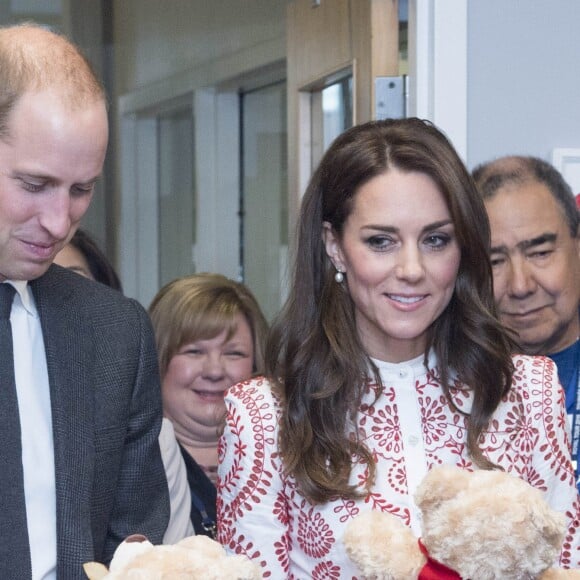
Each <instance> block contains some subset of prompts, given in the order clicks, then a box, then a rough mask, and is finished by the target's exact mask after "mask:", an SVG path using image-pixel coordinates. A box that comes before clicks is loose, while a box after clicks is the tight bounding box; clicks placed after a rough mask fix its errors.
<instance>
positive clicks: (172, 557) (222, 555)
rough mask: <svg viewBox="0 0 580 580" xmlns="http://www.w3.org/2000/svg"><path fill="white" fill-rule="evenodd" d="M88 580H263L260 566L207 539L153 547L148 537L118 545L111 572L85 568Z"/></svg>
mask: <svg viewBox="0 0 580 580" xmlns="http://www.w3.org/2000/svg"><path fill="white" fill-rule="evenodd" d="M83 568H84V570H85V574H86V575H87V577H88V578H89V580H129V579H130V580H197V579H201V578H203V579H204V580H261V579H262V573H261V571H260V567H259V566H258V565H257V564H255V563H254V562H251V561H250V560H249V559H248V558H246V557H245V556H229V555H227V554H226V551H225V550H224V549H223V547H222V546H221V545H220V544H218V543H217V542H215V541H214V540H211V539H210V538H208V537H207V536H190V537H189V538H185V539H183V540H181V541H180V542H178V543H177V544H174V545H161V546H154V545H153V544H152V543H151V542H149V541H148V540H147V539H146V538H145V536H139V535H135V536H130V537H129V538H127V539H126V540H125V541H124V542H122V543H121V544H119V546H118V548H117V549H116V550H115V554H114V556H113V559H112V561H111V565H110V567H109V570H107V568H106V567H105V566H103V564H99V563H97V562H88V563H86V564H84V566H83Z"/></svg>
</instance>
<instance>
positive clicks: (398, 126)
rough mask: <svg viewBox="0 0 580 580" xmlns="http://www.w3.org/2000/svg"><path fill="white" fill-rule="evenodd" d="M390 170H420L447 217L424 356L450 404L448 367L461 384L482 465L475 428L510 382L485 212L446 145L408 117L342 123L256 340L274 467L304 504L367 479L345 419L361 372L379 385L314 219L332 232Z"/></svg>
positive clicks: (310, 191)
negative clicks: (281, 292) (438, 291)
mask: <svg viewBox="0 0 580 580" xmlns="http://www.w3.org/2000/svg"><path fill="white" fill-rule="evenodd" d="M392 168H397V169H398V170H399V171H413V172H419V173H422V174H425V175H427V176H429V177H430V178H431V179H432V180H433V181H434V182H435V183H436V185H437V186H438V188H439V190H440V191H441V192H442V194H443V196H444V197H445V200H446V203H447V206H448V208H449V211H450V213H451V217H452V219H453V223H454V227H455V233H456V236H457V241H458V245H459V248H460V251H461V260H460V265H459V272H458V276H457V280H456V282H455V290H454V292H453V296H452V298H451V301H450V303H449V305H448V306H447V308H446V309H445V311H444V312H443V313H442V314H441V316H440V317H439V318H438V319H437V320H436V321H435V322H434V323H433V325H432V327H431V328H430V331H429V339H428V344H427V351H426V353H425V355H427V352H428V351H429V349H431V348H433V349H434V351H435V353H436V355H437V360H438V370H439V373H440V377H441V383H442V386H443V391H444V393H445V395H446V397H447V399H448V401H449V404H450V405H451V406H453V401H452V399H451V396H450V390H449V383H450V380H451V379H450V375H451V372H452V371H455V372H456V373H457V375H458V377H459V378H460V379H461V380H462V381H464V382H465V384H467V385H469V387H470V388H471V389H472V391H473V407H472V410H471V413H470V414H469V416H468V417H467V422H468V435H467V445H468V449H469V451H470V454H471V456H472V458H473V461H474V462H475V463H476V464H477V465H478V466H480V467H482V468H490V467H492V464H491V463H490V462H489V461H488V460H487V459H486V458H485V457H484V456H483V454H482V452H481V450H480V448H479V446H478V441H479V438H480V436H481V434H482V431H483V430H484V429H485V428H486V426H487V425H488V423H489V420H490V418H491V416H492V414H493V412H494V411H495V409H496V408H497V406H498V404H499V402H500V400H501V398H502V397H503V395H504V394H505V393H506V392H507V391H508V390H509V387H510V385H511V379H512V372H513V365H512V359H511V356H510V352H511V348H512V343H511V340H510V338H509V337H508V336H507V334H506V333H505V332H504V330H503V328H502V326H501V324H500V323H499V321H498V319H497V316H496V311H495V306H494V300H493V289H492V274H491V266H490V262H489V257H488V256H489V254H488V252H489V245H490V231H489V222H488V219H487V214H486V211H485V207H484V205H483V202H482V199H481V196H480V195H479V194H478V192H477V190H476V188H475V186H474V183H473V181H472V179H471V177H470V175H469V173H468V171H467V170H466V168H465V166H464V165H463V163H462V161H461V160H460V158H459V156H458V155H457V153H456V152H455V150H454V148H453V146H452V145H451V143H450V142H449V141H448V139H447V138H446V137H445V136H444V135H443V134H442V133H441V132H440V131H439V130H438V129H437V128H436V127H434V126H433V125H432V124H430V123H429V122H427V121H422V120H419V119H401V120H392V119H390V120H385V121H373V122H369V123H366V124H363V125H359V126H356V127H353V128H352V129H349V130H348V131H346V132H345V133H343V134H342V135H340V136H339V137H338V138H337V139H336V140H335V141H334V143H333V144H332V145H331V147H330V148H329V149H328V151H327V153H326V154H325V155H324V157H323V159H322V161H321V163H320V165H319V166H318V168H317V169H316V171H315V173H314V175H313V176H312V179H311V181H310V183H309V185H308V188H307V190H306V193H305V196H304V199H303V202H302V206H301V211H300V218H299V222H298V230H297V237H296V241H297V244H296V247H295V257H294V266H293V273H292V282H291V288H290V293H289V297H288V300H287V302H286V304H285V306H284V308H283V309H282V311H281V313H280V315H279V316H278V317H277V319H276V320H275V322H274V324H273V326H272V331H271V334H270V338H269V341H268V344H267V347H266V371H267V374H268V376H269V377H270V378H271V380H272V381H273V382H274V385H275V388H276V389H278V390H279V392H280V394H281V397H282V401H283V409H284V412H283V414H282V420H281V425H280V427H281V434H280V441H279V446H280V450H281V454H282V457H283V460H284V464H285V468H286V470H287V472H288V473H289V474H290V475H292V476H293V477H294V478H295V479H296V481H297V484H298V486H299V488H300V490H301V492H302V493H303V494H304V495H305V496H306V497H307V498H308V499H310V500H311V501H313V502H315V503H319V502H324V501H327V500H329V499H330V498H332V497H335V496H337V495H338V496H342V497H348V498H354V497H359V496H360V495H361V494H364V493H365V492H368V489H369V488H370V486H371V485H372V482H373V480H374V473H375V467H374V461H373V459H372V456H371V454H370V452H369V450H368V449H367V448H366V446H365V445H364V444H363V443H362V442H361V441H359V440H358V438H357V434H356V429H354V428H353V425H354V424H355V420H356V415H357V412H358V408H359V405H360V401H361V396H362V392H363V389H364V386H365V383H366V382H367V381H368V380H369V378H370V379H371V380H375V381H376V382H377V384H380V376H379V372H378V370H377V368H376V366H375V365H374V364H373V363H372V361H371V360H370V358H369V356H368V354H367V353H366V352H365V350H364V348H363V346H362V344H361V341H360V339H359V336H358V333H357V328H356V324H355V316H354V308H353V303H352V300H351V298H350V296H349V294H348V291H347V289H346V284H337V283H336V282H335V280H334V268H333V266H332V263H331V262H330V260H329V258H328V256H327V254H326V251H325V247H324V244H323V240H322V229H323V222H329V223H330V225H331V226H332V228H333V229H334V231H335V232H336V234H337V235H338V236H339V238H340V236H341V235H342V232H343V227H344V224H345V221H346V219H347V218H348V216H349V214H350V212H351V211H352V207H353V200H354V198H355V196H356V194H357V192H358V191H359V189H360V188H361V186H363V185H364V184H365V183H367V182H368V181H369V180H371V179H373V178H374V177H376V176H378V175H381V174H383V173H385V172H387V171H389V170H390V169H392ZM369 374H370V375H371V376H370V377H369ZM453 407H454V406H453ZM353 457H354V458H355V460H356V461H361V462H363V463H366V464H367V466H368V469H369V477H368V479H367V489H365V490H361V489H360V488H357V487H356V486H354V485H351V484H350V483H349V477H350V473H351V467H352V464H353Z"/></svg>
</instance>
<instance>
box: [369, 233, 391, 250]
mask: <svg viewBox="0 0 580 580" xmlns="http://www.w3.org/2000/svg"><path fill="white" fill-rule="evenodd" d="M393 243H394V242H393V240H392V239H391V238H390V237H389V236H371V237H370V238H368V239H367V244H368V245H369V246H370V247H371V248H375V249H378V250H384V249H385V248H388V247H389V246H391V245H392V244H393Z"/></svg>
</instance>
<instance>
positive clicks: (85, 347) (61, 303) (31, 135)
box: [0, 24, 169, 580]
mask: <svg viewBox="0 0 580 580" xmlns="http://www.w3.org/2000/svg"><path fill="white" fill-rule="evenodd" d="M107 141H108V119H107V106H106V97H105V94H104V91H103V88H102V86H101V84H100V82H99V81H98V79H97V78H96V76H95V75H94V73H93V71H92V69H91V67H90V65H89V63H88V62H87V61H86V59H85V58H84V57H83V56H82V54H81V53H80V52H79V50H78V49H77V48H76V47H75V46H74V45H73V44H72V43H71V42H69V41H68V40H67V39H66V38H65V37H63V36H61V35H58V34H55V33H53V32H50V31H49V30H47V29H46V28H43V27H40V26H37V25H34V24H23V25H18V26H9V27H5V28H1V29H0V232H1V234H0V304H1V306H2V307H1V308H0V317H2V321H1V322H0V328H1V332H0V382H1V387H2V388H1V389H0V441H1V443H2V460H1V465H0V512H1V514H2V517H1V518H0V570H1V576H2V577H3V578H14V579H16V578H17V579H18V580H23V579H28V578H33V579H34V580H36V579H43V580H53V579H55V578H57V576H58V578H81V577H82V576H83V568H82V564H83V563H85V562H90V561H99V562H103V563H107V562H109V561H110V559H111V558H112V555H113V552H114V550H115V549H116V547H117V546H118V545H119V543H120V542H121V541H122V540H123V539H124V538H125V537H126V536H128V535H130V534H133V533H141V534H144V535H146V536H147V537H148V538H149V539H150V540H151V541H152V542H153V543H158V542H160V541H161V539H162V537H163V533H164V531H165V529H166V527H167V522H168V519H169V497H168V493H167V484H166V480H165V474H164V472H163V463H162V461H161V454H160V450H159V443H158V435H159V430H160V427H161V397H160V395H159V382H158V368H157V359H156V352H155V341H154V337H153V333H152V330H151V325H150V322H149V319H148V317H147V313H146V312H145V310H144V309H143V308H142V307H141V306H140V305H139V304H138V303H137V302H135V301H134V300H130V299H128V298H126V297H124V296H123V295H122V294H121V293H120V292H117V291H114V290H112V289H110V288H107V287H105V286H103V285H101V284H95V283H94V282H91V281H89V280H86V279H85V278H83V277H82V276H78V275H76V274H74V273H72V272H70V271H68V270H66V269H64V268H60V267H59V266H56V265H53V264H52V262H53V260H54V258H55V256H56V255H57V254H58V252H60V250H61V249H62V248H63V247H64V246H65V245H66V244H67V243H68V241H69V240H70V239H71V237H72V236H73V234H74V232H75V230H76V229H77V227H78V226H79V223H80V221H81V219H82V217H83V216H84V214H85V212H86V211H87V209H88V207H89V204H90V202H91V198H92V196H93V191H94V187H95V183H96V181H97V180H98V179H99V176H100V175H101V172H102V169H103V162H104V159H105V153H106V149H107Z"/></svg>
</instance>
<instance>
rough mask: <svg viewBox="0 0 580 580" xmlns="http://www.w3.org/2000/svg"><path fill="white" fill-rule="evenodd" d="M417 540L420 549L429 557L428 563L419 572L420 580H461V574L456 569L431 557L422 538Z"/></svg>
mask: <svg viewBox="0 0 580 580" xmlns="http://www.w3.org/2000/svg"><path fill="white" fill-rule="evenodd" d="M417 542H418V543H419V549H420V550H421V552H422V553H423V555H424V556H425V558H427V563H426V564H425V565H424V566H423V568H421V571H420V572H419V580H461V576H460V575H459V574H458V573H457V572H455V570H452V569H451V568H448V567H447V566H444V565H443V564H441V562H438V561H437V560H434V559H433V558H431V557H430V556H429V552H428V551H427V548H426V547H425V546H424V545H423V543H422V542H421V540H417Z"/></svg>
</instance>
